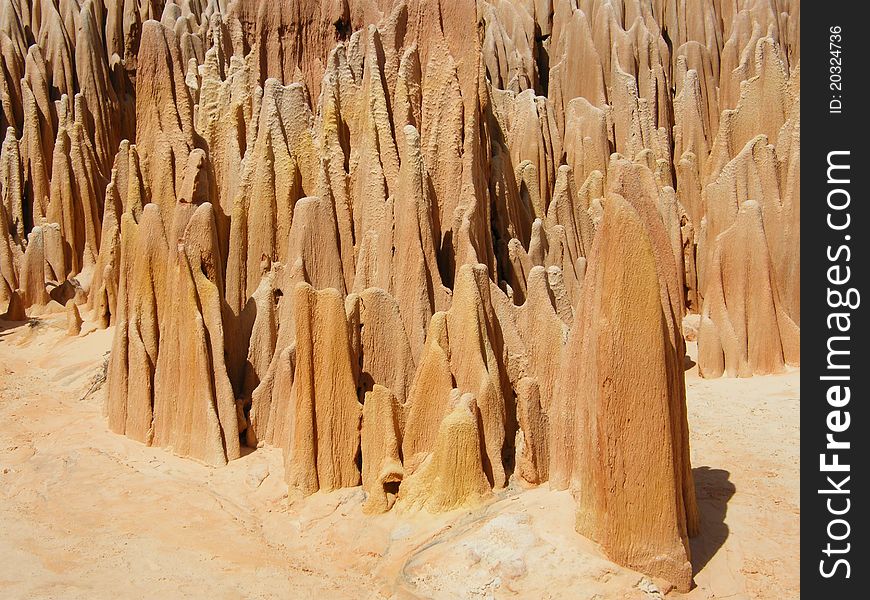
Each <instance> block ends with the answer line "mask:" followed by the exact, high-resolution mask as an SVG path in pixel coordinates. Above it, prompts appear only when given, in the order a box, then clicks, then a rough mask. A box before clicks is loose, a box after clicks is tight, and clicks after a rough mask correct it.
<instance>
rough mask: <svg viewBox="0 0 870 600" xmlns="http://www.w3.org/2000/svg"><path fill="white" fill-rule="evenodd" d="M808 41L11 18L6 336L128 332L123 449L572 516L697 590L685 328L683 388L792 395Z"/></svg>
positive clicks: (462, 12)
mask: <svg viewBox="0 0 870 600" xmlns="http://www.w3.org/2000/svg"><path fill="white" fill-rule="evenodd" d="M798 30H799V5H798V4H797V3H791V4H785V5H783V3H778V2H771V1H769V0H748V1H746V2H739V3H731V4H729V3H720V2H714V3H686V2H678V1H676V0H663V1H659V2H652V3H650V2H638V1H634V0H631V1H623V0H553V1H541V0H535V1H534V2H532V1H528V0H458V1H454V0H450V1H448V0H342V1H336V2H325V3H323V2H313V1H299V0H275V1H274V2H261V1H259V0H226V1H225V0H207V1H206V0H202V1H200V0H191V1H188V0H151V1H149V2H126V1H123V2H122V1H121V0H104V1H97V0H84V1H83V2H60V4H57V3H54V2H45V1H37V0H0V56H2V59H3V68H2V69H0V131H2V132H3V136H4V138H3V142H2V146H0V310H2V311H4V313H3V314H4V318H5V319H9V320H14V321H19V320H23V319H25V318H26V317H27V315H30V316H35V315H40V314H44V313H47V312H57V311H62V310H67V313H68V315H69V319H70V321H69V325H70V333H74V332H77V330H78V328H79V327H80V325H79V323H78V318H77V315H78V316H80V317H83V318H84V319H85V320H86V321H89V322H92V323H94V324H95V325H96V326H97V327H103V328H105V327H110V326H114V328H115V329H114V341H113V347H112V353H111V358H110V365H109V371H108V386H107V390H108V392H107V402H106V406H105V412H106V416H107V418H108V424H109V427H110V428H111V429H112V430H113V431H116V432H118V433H122V434H125V435H127V436H129V437H131V438H133V439H135V440H138V441H141V442H143V443H146V444H150V445H155V446H160V447H164V448H167V449H171V450H172V451H174V452H176V453H178V454H181V455H184V456H188V457H192V458H195V459H198V460H201V461H203V462H206V463H208V464H211V465H222V464H225V463H226V462H227V461H230V460H233V459H234V458H237V457H239V456H240V455H241V453H242V451H243V450H242V448H243V446H246V445H247V446H250V447H256V446H257V445H259V444H270V445H274V446H278V447H281V448H283V449H284V451H285V471H286V479H287V482H288V484H289V486H290V488H291V489H292V490H293V492H294V494H296V495H300V496H305V495H308V494H312V493H315V492H317V491H319V490H324V491H329V490H334V489H336V488H340V487H347V486H356V485H360V484H361V485H362V488H363V490H364V492H365V495H366V500H365V510H366V511H367V512H383V511H387V510H390V509H391V507H392V506H393V504H394V502H395V503H397V505H398V506H399V507H404V508H403V509H412V508H413V509H424V510H428V511H443V510H450V509H454V508H458V507H461V506H468V505H473V504H476V503H480V502H484V501H486V498H487V497H489V495H490V494H491V492H492V490H498V489H501V488H504V487H505V486H507V485H508V484H509V483H510V482H511V481H521V482H522V483H523V485H539V484H543V483H549V485H550V487H552V488H554V489H567V488H572V489H579V494H580V495H579V505H580V513H579V515H580V517H579V518H578V527H579V529H580V530H581V531H582V532H584V533H585V534H587V535H589V536H590V537H592V538H593V539H595V540H597V541H598V542H599V543H600V544H601V546H602V548H604V550H605V551H606V552H607V553H608V554H609V555H610V556H611V557H613V558H614V559H615V560H617V561H619V562H622V563H624V564H628V565H630V566H633V567H635V568H638V569H640V570H642V571H644V572H647V573H651V574H655V575H658V576H661V577H664V578H666V579H668V580H669V581H671V582H672V583H674V584H675V585H677V586H678V587H679V588H681V589H685V588H687V587H688V586H689V585H690V583H691V570H690V569H689V568H688V567H687V564H688V563H687V561H688V553H687V550H686V548H687V545H686V538H687V536H688V535H691V534H692V533H693V532H694V530H695V526H696V516H695V515H694V490H693V488H692V483H691V470H690V465H689V459H688V447H687V439H688V437H687V431H686V427H687V425H686V422H685V406H684V405H685V394H684V386H683V353H684V351H685V344H684V342H683V337H682V325H681V323H682V317H683V316H684V315H685V314H687V313H697V314H698V315H700V323H701V324H700V331H699V333H698V345H699V358H698V362H699V369H700V373H701V375H702V376H704V377H715V376H719V375H722V374H728V375H729V376H750V375H754V374H766V373H774V372H777V371H781V370H782V369H784V368H785V366H786V365H796V364H798V362H799V348H800V256H799V245H800V231H799V227H800V190H799V180H800V39H799V34H798ZM64 307H66V308H64ZM639 348H642V349H643V350H642V351H639V350H638V349H639ZM599 450H602V451H603V450H606V451H607V453H608V454H607V456H610V457H618V459H619V461H621V462H619V464H616V463H613V462H602V461H601V459H600V455H599V454H598V451H599ZM641 478H644V481H646V482H647V483H646V484H645V485H642V484H641ZM578 486H579V488H578ZM628 497H631V498H634V499H635V500H636V504H632V503H628V502H626V498H628ZM662 507H664V508H662Z"/></svg>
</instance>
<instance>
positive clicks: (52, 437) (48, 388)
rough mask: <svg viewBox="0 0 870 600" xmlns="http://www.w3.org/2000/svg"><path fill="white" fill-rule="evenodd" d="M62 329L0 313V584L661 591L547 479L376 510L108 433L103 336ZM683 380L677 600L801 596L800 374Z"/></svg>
mask: <svg viewBox="0 0 870 600" xmlns="http://www.w3.org/2000/svg"><path fill="white" fill-rule="evenodd" d="M64 329H65V321H64V319H63V317H62V316H61V317H54V318H45V319H40V320H33V321H31V322H29V323H9V322H3V321H0V597H2V598H64V599H66V598H97V599H99V598H111V599H118V598H215V599H218V598H221V599H223V598H291V599H295V598H299V599H306V598H318V599H319V600H334V599H335V600H338V599H343V598H349V599H396V600H405V599H411V598H433V599H439V600H440V599H454V598H455V599H463V600H464V599H478V598H479V599H486V598H530V599H548V598H553V599H555V598H559V599H561V598H571V599H577V600H593V599H596V600H606V599H611V598H614V599H638V600H646V599H649V598H660V597H661V596H660V593H659V592H658V591H657V588H656V586H655V584H654V582H650V581H649V580H647V579H645V578H643V577H642V576H641V575H640V574H638V573H635V572H632V571H629V570H626V569H623V568H621V567H618V566H616V565H614V564H613V563H611V562H610V561H608V560H607V559H606V558H604V557H603V555H602V554H601V553H600V552H599V551H598V550H597V548H596V547H595V545H594V544H592V543H591V542H589V541H588V540H585V539H584V538H582V537H580V536H579V535H577V534H576V533H574V531H573V501H572V499H571V497H570V495H569V494H568V493H566V492H550V491H549V490H548V489H546V486H543V487H541V488H537V489H532V490H519V489H511V488H509V489H508V490H506V491H504V492H503V493H501V494H500V495H499V496H497V497H496V498H495V499H494V501H493V502H492V503H490V504H488V505H486V506H484V507H482V508H479V509H477V510H474V511H459V512H454V513H450V514H447V515H441V516H438V517H432V516H428V515H423V514H416V515H407V514H405V515H400V514H396V512H395V511H391V512H390V513H388V514H386V515H382V516H378V517H368V516H363V515H362V512H361V503H362V492H361V490H360V489H359V488H354V489H349V490H342V491H340V492H336V493H332V494H315V495H314V496H312V497H311V498H309V499H307V500H305V501H303V502H297V503H295V504H292V505H289V506H288V501H287V494H286V485H285V484H284V482H283V467H282V459H281V452H280V451H279V450H277V449H274V448H261V449H258V450H256V451H252V452H250V453H249V454H247V455H246V456H244V457H243V458H241V459H239V460H237V461H233V462H232V463H231V464H230V465H229V466H227V467H225V468H220V469H213V468H209V467H206V466H203V465H201V464H198V463H196V462H194V461H191V460H185V459H182V458H179V457H176V456H173V455H172V454H170V453H168V452H166V451H163V450H160V449H155V448H147V447H145V446H142V445H141V444H138V443H136V442H133V441H131V440H128V439H126V438H124V437H121V436H118V435H114V434H112V433H110V432H109V431H108V430H107V428H106V423H105V420H104V418H103V416H102V404H103V401H104V398H103V391H102V389H101V388H99V387H97V389H93V388H94V387H95V386H94V382H95V381H99V375H100V373H101V371H102V369H103V365H104V361H105V359H106V357H107V356H108V349H109V347H110V345H111V335H112V332H111V330H108V331H94V330H93V327H92V326H88V325H86V326H85V329H84V332H83V335H82V336H80V337H77V338H70V337H66V336H65V334H64ZM691 353H692V352H691V351H690V354H691ZM687 379H688V390H689V392H688V394H689V395H688V400H689V425H690V430H691V436H692V460H693V465H694V467H695V480H696V484H697V489H698V499H699V503H700V506H701V512H702V515H703V516H702V519H703V527H702V529H703V531H702V534H701V535H700V536H699V537H698V538H696V539H694V540H693V541H692V554H693V563H694V564H695V570H696V573H697V574H696V583H697V587H696V588H695V589H694V590H693V591H692V592H691V593H689V594H686V595H679V594H675V593H673V594H668V598H680V599H688V600H696V599H705V598H729V599H740V598H769V599H776V600H788V599H791V598H798V596H799V590H800V582H799V575H798V565H799V562H798V550H799V516H800V504H799V490H798V487H799V486H798V483H799V457H798V440H799V396H800V388H799V372H798V371H792V372H789V373H787V374H784V375H779V376H773V377H756V378H753V379H745V380H734V379H719V380H715V381H706V380H702V379H699V378H698V377H697V374H696V368H695V369H692V370H691V371H690V372H689V373H688V376H687Z"/></svg>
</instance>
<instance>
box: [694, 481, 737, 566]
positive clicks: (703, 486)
mask: <svg viewBox="0 0 870 600" xmlns="http://www.w3.org/2000/svg"><path fill="white" fill-rule="evenodd" d="M692 474H693V475H694V478H695V493H696V495H697V499H698V511H699V512H700V514H701V532H700V533H699V534H698V535H696V536H695V537H693V538H690V539H689V548H690V549H691V552H692V575H697V574H698V572H699V571H700V570H701V569H703V568H704V567H705V566H706V565H707V563H708V562H710V559H711V558H713V556H715V555H716V552H718V551H719V548H721V547H722V545H723V544H724V543H725V540H727V539H728V533H729V530H728V525H726V524H725V514H726V513H727V512H728V501H729V500H731V497H732V496H734V492H736V491H737V488H736V487H734V484H733V483H731V481H730V480H729V477H730V476H731V473H729V472H728V471H725V470H723V469H711V468H710V467H698V468H696V469H692Z"/></svg>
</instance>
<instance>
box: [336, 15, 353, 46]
mask: <svg viewBox="0 0 870 600" xmlns="http://www.w3.org/2000/svg"><path fill="white" fill-rule="evenodd" d="M332 26H333V27H335V39H336V40H340V41H342V42H343V41H345V40H347V39H348V38H349V37H350V34H351V33H353V31H352V28H351V26H350V19H347V18H345V17H341V18H340V19H336V20H335V22H334V23H333V24H332Z"/></svg>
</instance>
